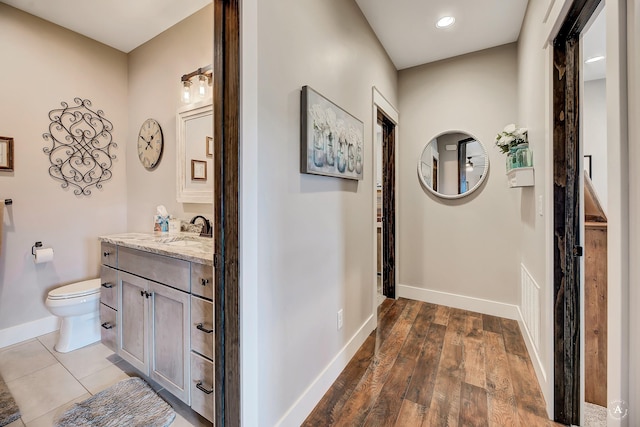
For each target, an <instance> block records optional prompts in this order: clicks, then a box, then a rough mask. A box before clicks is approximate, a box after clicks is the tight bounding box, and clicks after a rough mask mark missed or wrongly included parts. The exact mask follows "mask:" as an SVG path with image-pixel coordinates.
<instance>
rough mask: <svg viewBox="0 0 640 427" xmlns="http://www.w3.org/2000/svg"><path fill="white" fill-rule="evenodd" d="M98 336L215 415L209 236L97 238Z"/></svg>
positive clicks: (210, 417) (181, 396)
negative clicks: (99, 290)
mask: <svg viewBox="0 0 640 427" xmlns="http://www.w3.org/2000/svg"><path fill="white" fill-rule="evenodd" d="M100 240H101V242H102V244H101V256H102V271H101V283H102V288H101V297H100V302H101V304H100V323H101V325H102V342H103V343H104V344H105V345H107V346H108V347H109V348H111V349H112V350H113V351H114V352H116V353H117V354H118V355H119V356H120V357H122V358H123V359H124V360H126V361H127V362H129V363H130V364H131V365H132V366H134V367H135V368H136V369H137V370H138V371H140V373H142V374H143V375H145V376H147V377H148V378H150V379H151V380H153V381H155V382H157V383H158V384H160V385H161V386H162V387H164V388H166V389H167V391H169V392H170V393H172V394H173V395H175V396H176V397H178V398H179V399H180V400H182V401H183V402H185V403H186V404H188V405H190V406H191V408H192V409H193V410H195V411H196V412H198V413H199V414H201V415H202V416H204V417H205V418H207V419H208V420H209V421H213V405H214V399H213V398H214V396H213V385H214V377H213V375H214V363H213V345H214V340H213V338H214V336H213V334H214V325H213V285H214V281H213V241H212V239H211V238H206V237H199V236H198V235H197V234H192V233H179V234H167V233H127V234H119V235H111V236H104V237H100Z"/></svg>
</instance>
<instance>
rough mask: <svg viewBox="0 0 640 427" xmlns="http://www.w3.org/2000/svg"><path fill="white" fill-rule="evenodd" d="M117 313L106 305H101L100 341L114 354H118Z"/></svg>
mask: <svg viewBox="0 0 640 427" xmlns="http://www.w3.org/2000/svg"><path fill="white" fill-rule="evenodd" d="M116 317H117V312H116V311H115V310H114V309H113V308H111V307H108V306H106V305H104V304H100V341H102V344H104V345H106V346H107V347H109V348H110V349H111V350H113V351H114V352H117V345H116V338H117V330H118V328H117V327H116Z"/></svg>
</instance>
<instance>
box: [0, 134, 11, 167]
mask: <svg viewBox="0 0 640 427" xmlns="http://www.w3.org/2000/svg"><path fill="white" fill-rule="evenodd" d="M0 170H6V171H12V170H13V138H9V137H6V136H0Z"/></svg>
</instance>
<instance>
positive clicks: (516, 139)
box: [496, 123, 533, 172]
mask: <svg viewBox="0 0 640 427" xmlns="http://www.w3.org/2000/svg"><path fill="white" fill-rule="evenodd" d="M496 146H497V147H498V148H499V149H500V151H502V152H503V153H505V154H507V164H506V166H507V172H508V171H510V170H511V169H516V168H526V167H531V166H533V156H532V155H531V150H530V149H529V140H528V130H527V128H522V127H517V126H516V125H515V124H513V123H512V124H509V125H507V126H505V127H504V129H503V130H502V132H500V133H499V134H498V135H497V136H496Z"/></svg>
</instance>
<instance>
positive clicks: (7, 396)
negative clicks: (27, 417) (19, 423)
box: [0, 376, 20, 427]
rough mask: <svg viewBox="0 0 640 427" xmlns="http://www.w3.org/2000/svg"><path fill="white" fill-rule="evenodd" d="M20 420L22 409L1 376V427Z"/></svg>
mask: <svg viewBox="0 0 640 427" xmlns="http://www.w3.org/2000/svg"><path fill="white" fill-rule="evenodd" d="M18 418H20V409H19V408H18V405H17V404H16V401H15V400H14V399H13V396H11V393H10V392H9V387H7V385H6V384H5V383H4V380H3V379H2V377H1V376H0V427H2V426H6V425H7V424H11V423H12V422H14V421H15V420H17V419H18Z"/></svg>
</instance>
